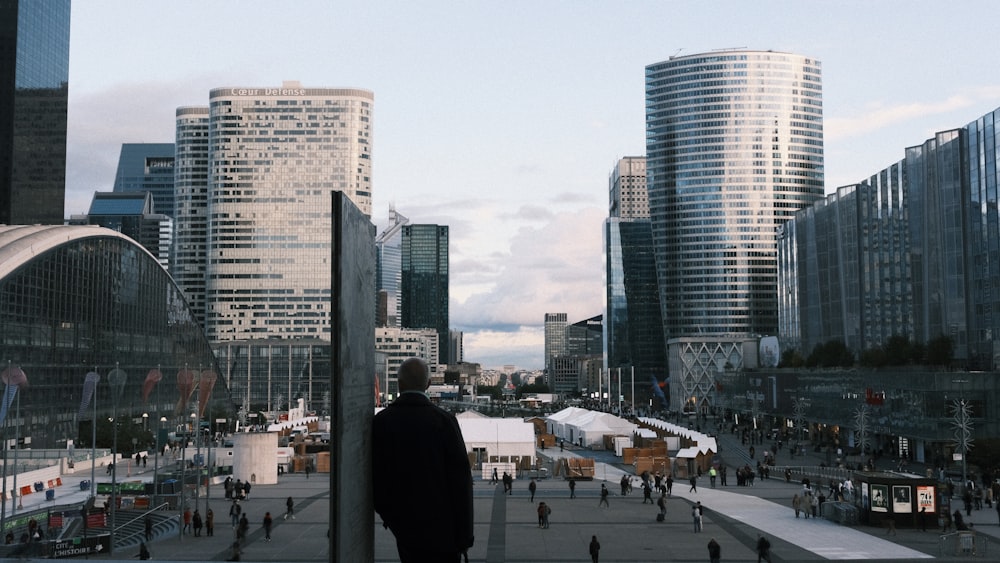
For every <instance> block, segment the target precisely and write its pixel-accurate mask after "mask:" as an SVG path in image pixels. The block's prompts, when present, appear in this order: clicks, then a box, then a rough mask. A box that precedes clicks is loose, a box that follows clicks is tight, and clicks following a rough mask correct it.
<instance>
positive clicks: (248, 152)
mask: <svg viewBox="0 0 1000 563" xmlns="http://www.w3.org/2000/svg"><path fill="white" fill-rule="evenodd" d="M209 100H210V101H209V122H208V132H209V134H208V141H209V145H208V154H209V158H208V172H209V177H208V192H207V210H206V212H207V216H208V222H207V227H208V229H207V230H208V232H207V238H208V243H207V247H206V261H205V264H204V274H205V304H206V308H205V325H206V331H207V334H208V335H209V339H210V340H212V341H213V342H218V341H227V340H245V339H251V338H254V339H255V338H323V339H329V338H330V297H331V296H330V287H331V277H330V272H331V265H330V255H331V252H332V240H331V236H332V235H331V233H332V228H333V227H332V219H331V218H332V206H331V203H330V201H331V199H330V194H331V193H332V192H335V191H340V192H344V193H346V194H347V195H348V197H349V198H350V199H351V201H352V202H353V203H354V204H355V205H356V206H357V207H358V208H359V209H360V210H361V211H362V213H364V214H365V215H369V216H370V215H371V143H372V128H371V119H372V104H373V101H374V95H373V94H372V93H371V92H369V91H365V90H352V89H331V88H304V87H302V86H301V85H299V84H298V83H295V82H286V83H285V84H284V85H283V86H282V87H281V88H216V89H214V90H212V91H211V93H210V96H209ZM445 330H447V328H446V329H445Z"/></svg>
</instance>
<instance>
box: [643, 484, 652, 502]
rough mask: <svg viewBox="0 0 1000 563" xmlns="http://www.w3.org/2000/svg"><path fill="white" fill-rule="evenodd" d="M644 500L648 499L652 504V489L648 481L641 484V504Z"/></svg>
mask: <svg viewBox="0 0 1000 563" xmlns="http://www.w3.org/2000/svg"><path fill="white" fill-rule="evenodd" d="M646 501H649V504H653V489H652V488H651V487H650V486H649V483H643V484H642V504H646Z"/></svg>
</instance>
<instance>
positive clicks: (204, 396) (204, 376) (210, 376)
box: [198, 369, 219, 419]
mask: <svg viewBox="0 0 1000 563" xmlns="http://www.w3.org/2000/svg"><path fill="white" fill-rule="evenodd" d="M218 378H219V376H217V375H215V372H214V371H212V370H210V369H206V370H204V371H202V372H201V381H199V382H198V418H199V419H201V417H202V415H203V414H205V407H207V406H208V398H209V397H211V396H212V388H213V387H215V380H216V379H218Z"/></svg>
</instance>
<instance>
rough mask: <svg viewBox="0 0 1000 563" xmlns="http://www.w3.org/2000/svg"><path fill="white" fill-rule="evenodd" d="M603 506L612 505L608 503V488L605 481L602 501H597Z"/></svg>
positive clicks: (602, 486)
mask: <svg viewBox="0 0 1000 563" xmlns="http://www.w3.org/2000/svg"><path fill="white" fill-rule="evenodd" d="M601 506H606V507H608V508H611V505H610V504H608V488H607V487H606V486H605V485H604V483H601V502H599V503H597V507H598V508H600V507H601Z"/></svg>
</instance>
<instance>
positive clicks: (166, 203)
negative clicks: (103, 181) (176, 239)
mask: <svg viewBox="0 0 1000 563" xmlns="http://www.w3.org/2000/svg"><path fill="white" fill-rule="evenodd" d="M113 190H114V191H116V192H125V193H132V192H149V193H150V194H152V195H153V213H159V214H161V215H168V216H170V217H173V216H174V144H173V143H123V144H122V150H121V154H120V155H119V156H118V172H117V173H116V174H115V186H114V188H113Z"/></svg>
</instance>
